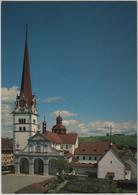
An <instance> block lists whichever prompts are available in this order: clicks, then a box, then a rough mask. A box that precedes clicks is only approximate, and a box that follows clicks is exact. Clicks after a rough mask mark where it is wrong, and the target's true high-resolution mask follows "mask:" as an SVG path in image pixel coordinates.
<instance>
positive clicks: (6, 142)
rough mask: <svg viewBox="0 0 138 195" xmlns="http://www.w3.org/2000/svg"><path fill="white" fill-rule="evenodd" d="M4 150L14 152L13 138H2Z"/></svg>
mask: <svg viewBox="0 0 138 195" xmlns="http://www.w3.org/2000/svg"><path fill="white" fill-rule="evenodd" d="M1 146H2V152H9V151H10V152H13V143H12V139H9V138H2V143H1Z"/></svg>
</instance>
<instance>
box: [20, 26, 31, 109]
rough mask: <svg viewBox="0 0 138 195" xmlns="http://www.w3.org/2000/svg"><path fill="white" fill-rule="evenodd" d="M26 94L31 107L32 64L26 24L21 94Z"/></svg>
mask: <svg viewBox="0 0 138 195" xmlns="http://www.w3.org/2000/svg"><path fill="white" fill-rule="evenodd" d="M21 95H24V96H25V98H26V99H27V104H28V106H29V107H30V106H31V105H32V86H31V77H30V66H29V52H28V45H27V25H26V36H25V48H24V60H23V72H22V81H21V90H20V96H21Z"/></svg>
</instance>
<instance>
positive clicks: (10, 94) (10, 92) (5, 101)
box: [1, 86, 19, 137]
mask: <svg viewBox="0 0 138 195" xmlns="http://www.w3.org/2000/svg"><path fill="white" fill-rule="evenodd" d="M17 93H19V90H18V87H15V86H13V87H11V88H6V87H4V88H2V89H1V95H2V98H1V99H2V104H1V120H2V136H4V137H6V136H9V137H11V136H12V133H13V129H12V125H13V121H12V115H11V114H10V113H11V112H12V111H13V109H14V102H15V100H16V95H17Z"/></svg>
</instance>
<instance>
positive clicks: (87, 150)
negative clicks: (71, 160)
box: [75, 141, 116, 155]
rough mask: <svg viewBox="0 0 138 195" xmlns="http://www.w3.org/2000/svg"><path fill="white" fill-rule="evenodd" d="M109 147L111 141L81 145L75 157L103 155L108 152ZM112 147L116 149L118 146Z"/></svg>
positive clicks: (76, 150)
mask: <svg viewBox="0 0 138 195" xmlns="http://www.w3.org/2000/svg"><path fill="white" fill-rule="evenodd" d="M109 145H110V142H109V141H106V142H87V143H81V144H80V145H79V147H78V148H76V149H75V155H103V154H105V152H107V151H108V149H109ZM112 147H113V148H115V147H116V146H115V145H114V144H113V145H112Z"/></svg>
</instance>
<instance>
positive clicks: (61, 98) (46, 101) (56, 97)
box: [41, 96, 64, 104]
mask: <svg viewBox="0 0 138 195" xmlns="http://www.w3.org/2000/svg"><path fill="white" fill-rule="evenodd" d="M63 100H64V98H63V97H62V96H55V97H49V98H47V99H43V100H41V102H43V103H48V104H50V103H52V102H57V101H63Z"/></svg>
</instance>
